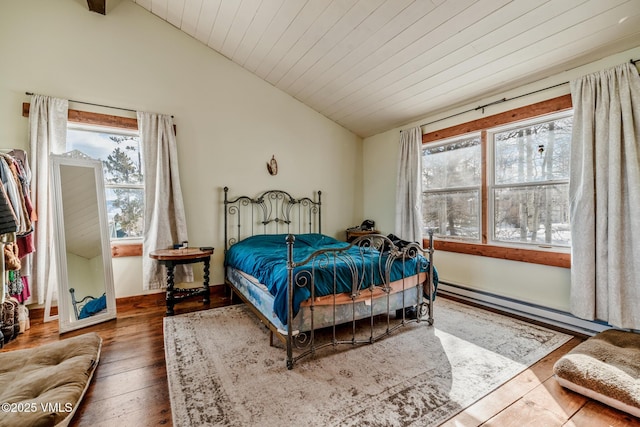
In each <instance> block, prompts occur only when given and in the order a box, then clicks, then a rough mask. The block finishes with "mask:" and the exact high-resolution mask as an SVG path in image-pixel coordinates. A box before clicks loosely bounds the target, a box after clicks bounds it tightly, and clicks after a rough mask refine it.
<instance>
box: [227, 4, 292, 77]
mask: <svg viewBox="0 0 640 427" xmlns="http://www.w3.org/2000/svg"><path fill="white" fill-rule="evenodd" d="M283 4H284V0H263V1H262V3H261V4H260V8H259V9H258V11H257V12H256V14H255V15H254V19H253V21H252V22H251V24H250V25H249V28H248V29H247V32H246V33H245V35H244V36H243V38H242V40H241V41H240V43H239V44H238V48H237V49H236V51H235V53H234V54H233V56H232V57H231V59H232V60H233V61H235V62H236V63H238V64H240V65H243V66H244V64H245V62H246V61H247V58H248V57H249V55H251V52H253V50H254V49H255V48H256V45H257V44H258V41H259V40H260V39H261V38H262V35H263V34H264V32H265V31H266V30H267V28H268V27H269V25H270V24H271V22H272V21H273V19H274V17H275V16H276V14H277V13H278V12H279V11H280V8H281V7H282V5H283Z"/></svg>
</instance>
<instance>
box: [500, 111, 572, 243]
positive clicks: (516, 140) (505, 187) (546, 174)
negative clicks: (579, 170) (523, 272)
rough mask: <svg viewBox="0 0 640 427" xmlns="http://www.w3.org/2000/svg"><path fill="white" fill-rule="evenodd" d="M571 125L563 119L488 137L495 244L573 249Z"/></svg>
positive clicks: (533, 123)
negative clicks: (570, 168) (571, 223)
mask: <svg viewBox="0 0 640 427" xmlns="http://www.w3.org/2000/svg"><path fill="white" fill-rule="evenodd" d="M571 124H572V117H571V115H567V114H564V115H563V116H560V117H554V118H546V119H545V120H543V121H538V122H529V123H523V124H519V125H512V126H510V127H507V128H504V129H501V130H490V131H489V132H488V140H489V141H490V142H491V148H492V150H493V156H491V158H492V163H491V165H492V166H493V167H492V169H491V170H490V171H489V172H492V176H493V182H492V186H491V189H490V194H491V197H490V200H491V204H490V208H491V211H492V212H493V215H492V216H491V225H492V240H493V241H495V242H503V243H518V244H525V245H526V244H535V245H543V246H564V247H568V246H570V243H571V232H570V231H571V229H570V227H569V155H570V149H571Z"/></svg>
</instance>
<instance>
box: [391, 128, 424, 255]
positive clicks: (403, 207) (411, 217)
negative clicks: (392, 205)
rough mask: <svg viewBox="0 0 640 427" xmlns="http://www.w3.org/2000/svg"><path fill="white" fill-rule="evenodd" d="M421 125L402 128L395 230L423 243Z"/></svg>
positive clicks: (398, 234)
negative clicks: (406, 128)
mask: <svg viewBox="0 0 640 427" xmlns="http://www.w3.org/2000/svg"><path fill="white" fill-rule="evenodd" d="M421 183H422V129H421V128H420V126H417V127H415V128H412V129H408V130H403V131H400V153H399V155H398V179H397V184H396V231H395V234H396V235H397V236H398V237H400V238H402V239H404V240H408V241H411V242H418V243H420V244H421V245H422V184H421Z"/></svg>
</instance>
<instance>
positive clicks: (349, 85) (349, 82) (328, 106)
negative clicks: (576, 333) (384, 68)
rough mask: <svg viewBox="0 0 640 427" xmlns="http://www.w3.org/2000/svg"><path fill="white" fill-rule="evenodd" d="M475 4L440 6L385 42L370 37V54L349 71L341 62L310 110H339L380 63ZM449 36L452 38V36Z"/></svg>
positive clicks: (463, 0) (462, 0) (465, 0)
mask: <svg viewBox="0 0 640 427" xmlns="http://www.w3.org/2000/svg"><path fill="white" fill-rule="evenodd" d="M490 1H491V3H492V4H494V3H495V2H500V3H502V2H505V1H507V0H490ZM474 3H475V2H474V1H473V0H460V1H456V2H453V3H446V4H443V5H442V6H439V7H437V8H434V9H431V10H429V12H428V13H427V14H425V15H424V16H422V17H421V18H420V19H418V20H414V21H411V22H412V24H411V25H410V26H407V27H406V28H404V29H401V28H397V29H396V33H395V35H393V36H392V37H391V38H390V39H389V40H388V41H385V42H384V43H380V41H377V40H375V38H372V39H371V41H370V42H369V43H371V45H370V46H367V47H364V50H365V51H368V52H369V53H368V55H367V56H365V57H362V58H360V60H359V61H358V62H357V63H355V64H351V65H350V66H348V68H346V67H347V64H349V63H350V62H351V61H343V62H342V63H341V64H340V65H341V66H342V67H343V68H342V69H340V68H338V69H337V70H336V71H337V73H336V75H335V76H334V78H333V79H332V80H330V81H328V82H327V84H326V85H325V86H324V87H321V88H318V90H317V91H316V92H315V93H314V94H313V101H312V102H313V105H314V107H313V108H316V109H318V111H321V112H323V114H324V112H331V111H335V110H336V109H338V108H339V107H340V104H339V102H347V101H346V98H347V97H348V96H349V95H350V93H351V92H353V91H355V90H357V89H358V88H359V87H360V86H361V85H363V84H366V82H368V81H370V80H371V79H372V76H373V75H374V74H373V72H375V71H374V70H376V69H378V67H379V65H380V64H383V63H385V62H386V61H387V60H388V59H389V58H390V57H392V56H394V55H395V54H396V53H397V52H399V51H401V50H403V49H405V48H407V46H409V45H411V44H413V43H415V42H416V41H417V40H420V39H421V38H423V37H425V35H426V34H429V32H431V31H432V30H433V29H434V28H437V27H438V26H440V25H442V24H443V23H444V22H447V21H448V20H450V19H451V18H452V17H456V15H458V14H459V13H460V12H462V11H464V10H465V9H467V8H468V7H471V6H473V4H474ZM456 18H457V17H456ZM451 35H452V36H453V35H454V34H451ZM365 81H366V82H365Z"/></svg>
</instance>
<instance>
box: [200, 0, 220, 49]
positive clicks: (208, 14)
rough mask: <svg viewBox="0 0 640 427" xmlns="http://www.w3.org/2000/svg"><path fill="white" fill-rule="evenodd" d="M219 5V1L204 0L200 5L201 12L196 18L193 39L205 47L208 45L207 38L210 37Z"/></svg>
mask: <svg viewBox="0 0 640 427" xmlns="http://www.w3.org/2000/svg"><path fill="white" fill-rule="evenodd" d="M220 3H221V0H206V1H204V2H203V3H202V12H201V13H200V17H198V24H197V25H196V34H195V38H196V39H197V40H200V41H201V42H202V43H204V44H206V45H208V44H209V37H211V31H212V30H213V24H214V23H215V21H216V17H217V16H218V10H219V9H220Z"/></svg>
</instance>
